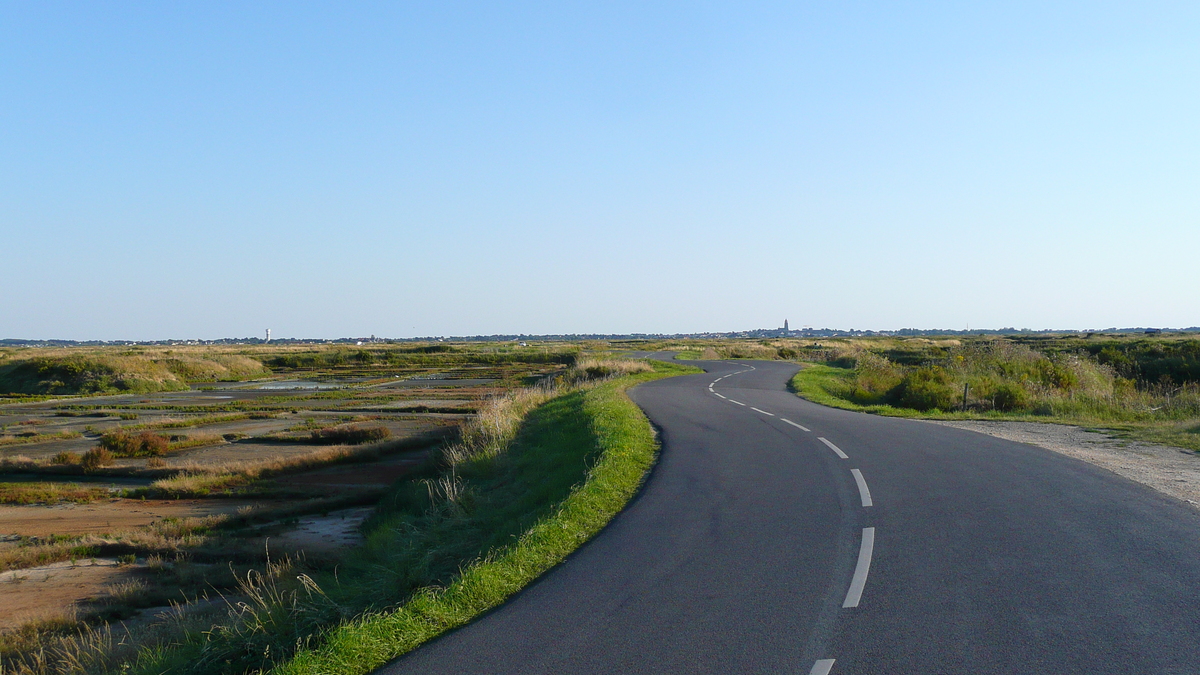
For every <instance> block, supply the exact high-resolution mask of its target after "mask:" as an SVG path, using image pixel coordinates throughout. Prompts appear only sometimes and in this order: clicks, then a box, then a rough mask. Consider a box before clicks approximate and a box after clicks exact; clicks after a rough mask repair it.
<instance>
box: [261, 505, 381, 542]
mask: <svg viewBox="0 0 1200 675" xmlns="http://www.w3.org/2000/svg"><path fill="white" fill-rule="evenodd" d="M374 511H375V507H373V506H364V507H359V508H355V509H343V510H341V511H333V512H330V513H328V514H326V515H323V516H308V517H305V518H301V519H300V523H299V524H298V525H297V526H296V528H295V529H292V530H288V531H287V532H284V533H283V534H281V535H278V536H276V537H272V538H271V540H270V546H271V547H272V548H275V549H277V550H280V549H281V550H284V551H295V550H304V551H310V552H326V551H333V550H337V549H339V548H344V547H346V546H353V545H355V544H357V543H358V542H360V541H362V535H361V534H360V533H359V531H358V526H359V525H361V524H362V522H363V521H364V520H366V519H367V518H368V517H370V515H371V513H373V512H374Z"/></svg>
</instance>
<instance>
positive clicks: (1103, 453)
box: [929, 420, 1200, 506]
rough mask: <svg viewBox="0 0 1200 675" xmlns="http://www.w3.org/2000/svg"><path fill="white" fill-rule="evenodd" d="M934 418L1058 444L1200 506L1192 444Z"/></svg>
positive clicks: (1199, 460)
mask: <svg viewBox="0 0 1200 675" xmlns="http://www.w3.org/2000/svg"><path fill="white" fill-rule="evenodd" d="M929 421H930V422H931V423H933V424H941V425H944V426H948V427H955V428H958V429H967V430H969V431H976V432H979V433H981V434H987V435H989V436H995V437H997V438H1003V439H1005V440H1010V441H1017V442H1018V443H1028V444H1030V445H1036V446H1038V447H1041V448H1046V449H1047V450H1053V451H1054V452H1058V453H1062V454H1064V455H1067V456H1069V457H1074V458H1076V459H1081V460H1083V461H1085V462H1089V463H1091V464H1095V465H1096V466H1101V467H1104V468H1105V469H1108V470H1109V471H1112V472H1113V473H1115V474H1117V475H1120V476H1123V477H1125V478H1128V479H1130V480H1133V481H1137V482H1139V483H1142V484H1143V485H1148V486H1150V487H1152V488H1154V489H1155V490H1158V491H1159V492H1162V493H1163V494H1167V495H1170V496H1172V497H1175V498H1176V499H1180V500H1182V501H1185V502H1187V503H1189V504H1192V505H1195V506H1200V457H1197V456H1196V455H1195V454H1194V453H1192V451H1190V450H1183V449H1181V448H1173V447H1170V446H1166V445H1154V444H1151V443H1142V442H1140V441H1126V440H1122V439H1117V438H1113V437H1111V436H1106V435H1104V434H1101V433H1097V432H1094V431H1087V430H1085V429H1081V428H1079V427H1074V426H1068V425H1064V424H1043V423H1040V422H1003V421H963V422H959V421H952V422H951V421H933V420H929Z"/></svg>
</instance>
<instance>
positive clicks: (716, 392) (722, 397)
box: [713, 391, 725, 398]
mask: <svg viewBox="0 0 1200 675" xmlns="http://www.w3.org/2000/svg"><path fill="white" fill-rule="evenodd" d="M713 394H715V395H717V396H721V394H717V392H715V391H714V392H713ZM721 398H725V397H724V396H721Z"/></svg>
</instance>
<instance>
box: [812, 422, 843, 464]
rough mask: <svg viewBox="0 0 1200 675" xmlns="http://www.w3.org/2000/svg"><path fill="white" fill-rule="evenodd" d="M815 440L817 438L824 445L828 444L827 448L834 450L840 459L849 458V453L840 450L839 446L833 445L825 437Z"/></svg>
mask: <svg viewBox="0 0 1200 675" xmlns="http://www.w3.org/2000/svg"><path fill="white" fill-rule="evenodd" d="M805 431H808V429H805ZM817 440H818V441H821V442H822V443H824V444H825V445H828V446H829V449H830V450H832V451H834V452H836V453H837V456H838V457H841V458H842V459H850V455H847V454H846V453H844V452H842V449H841V448H839V447H838V446H836V445H834V444H833V443H830V442H829V440H828V439H825V438H818V439H817Z"/></svg>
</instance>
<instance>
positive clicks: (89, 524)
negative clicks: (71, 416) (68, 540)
mask: <svg viewBox="0 0 1200 675" xmlns="http://www.w3.org/2000/svg"><path fill="white" fill-rule="evenodd" d="M249 506H251V503H249V502H242V501H233V500H225V499H206V500H201V499H181V500H178V501H167V500H158V499H147V500H145V501H141V500H132V499H114V500H112V501H105V502H93V503H91V504H62V505H57V506H0V535H21V536H26V537H48V536H50V535H52V534H66V535H79V534H104V533H108V532H120V531H122V530H130V529H133V528H137V527H144V526H146V525H149V524H151V523H153V522H155V521H157V520H161V519H163V518H168V517H173V518H195V517H200V516H211V515H216V514H232V513H237V511H238V510H239V509H241V508H246V507H249Z"/></svg>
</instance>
